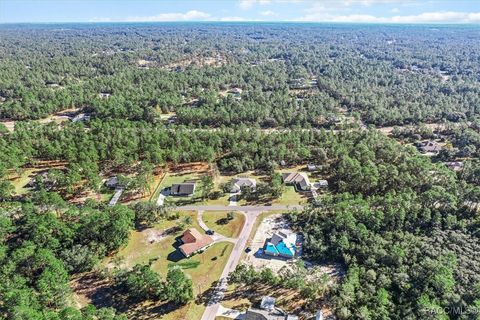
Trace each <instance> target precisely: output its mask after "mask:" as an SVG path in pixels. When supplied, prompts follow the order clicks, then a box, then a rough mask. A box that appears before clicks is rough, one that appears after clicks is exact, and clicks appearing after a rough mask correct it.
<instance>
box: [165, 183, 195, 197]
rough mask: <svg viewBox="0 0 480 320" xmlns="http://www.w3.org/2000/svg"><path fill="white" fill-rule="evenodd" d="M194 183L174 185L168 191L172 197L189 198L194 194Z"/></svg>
mask: <svg viewBox="0 0 480 320" xmlns="http://www.w3.org/2000/svg"><path fill="white" fill-rule="evenodd" d="M195 188H196V183H195V182H183V183H174V184H172V188H171V190H170V194H171V195H172V196H191V195H193V193H194V192H195Z"/></svg>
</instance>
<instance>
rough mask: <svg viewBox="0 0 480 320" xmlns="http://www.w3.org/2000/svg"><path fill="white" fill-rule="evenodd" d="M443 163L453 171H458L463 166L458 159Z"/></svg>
mask: <svg viewBox="0 0 480 320" xmlns="http://www.w3.org/2000/svg"><path fill="white" fill-rule="evenodd" d="M445 165H446V166H447V167H448V168H449V169H450V170H453V171H460V170H462V168H463V163H462V162H460V161H451V162H445Z"/></svg>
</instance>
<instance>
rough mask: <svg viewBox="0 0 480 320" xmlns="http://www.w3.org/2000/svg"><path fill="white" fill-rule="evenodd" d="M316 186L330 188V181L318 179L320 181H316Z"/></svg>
mask: <svg viewBox="0 0 480 320" xmlns="http://www.w3.org/2000/svg"><path fill="white" fill-rule="evenodd" d="M315 187H316V188H317V189H323V188H328V181H327V180H318V182H316V183H315Z"/></svg>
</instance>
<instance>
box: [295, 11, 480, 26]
mask: <svg viewBox="0 0 480 320" xmlns="http://www.w3.org/2000/svg"><path fill="white" fill-rule="evenodd" d="M296 20H297V21H309V22H358V23H480V12H456V11H442V12H440V11H439V12H425V13H421V14H418V15H406V16H401V15H396V16H392V17H377V16H373V15H367V14H350V15H334V14H330V13H326V12H321V11H317V12H313V13H309V14H306V15H304V16H303V17H301V18H299V19H296Z"/></svg>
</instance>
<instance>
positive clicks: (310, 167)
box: [307, 163, 317, 171]
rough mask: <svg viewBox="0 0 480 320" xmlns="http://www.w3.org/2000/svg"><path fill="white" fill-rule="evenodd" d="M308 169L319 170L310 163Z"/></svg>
mask: <svg viewBox="0 0 480 320" xmlns="http://www.w3.org/2000/svg"><path fill="white" fill-rule="evenodd" d="M307 169H308V171H315V170H317V166H316V165H315V164H313V163H309V164H307Z"/></svg>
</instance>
